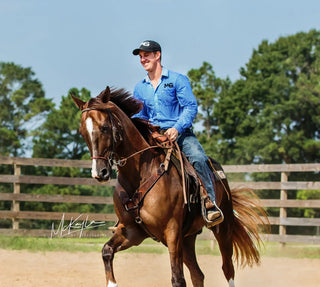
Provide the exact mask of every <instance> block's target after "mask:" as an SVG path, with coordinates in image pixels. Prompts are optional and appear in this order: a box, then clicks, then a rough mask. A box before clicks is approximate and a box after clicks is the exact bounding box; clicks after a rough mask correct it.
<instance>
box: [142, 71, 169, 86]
mask: <svg viewBox="0 0 320 287" xmlns="http://www.w3.org/2000/svg"><path fill="white" fill-rule="evenodd" d="M163 77H165V78H168V77H169V70H168V69H167V68H165V67H162V72H161V79H162V78H163ZM143 80H144V81H145V82H146V83H150V82H151V81H150V78H149V75H148V74H147V75H146V76H145V77H144V79H143Z"/></svg>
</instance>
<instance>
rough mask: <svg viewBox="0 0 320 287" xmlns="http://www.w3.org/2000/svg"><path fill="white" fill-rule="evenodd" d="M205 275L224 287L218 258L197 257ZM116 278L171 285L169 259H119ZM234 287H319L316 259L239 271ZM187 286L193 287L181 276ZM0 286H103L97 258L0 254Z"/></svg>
mask: <svg viewBox="0 0 320 287" xmlns="http://www.w3.org/2000/svg"><path fill="white" fill-rule="evenodd" d="M198 259H199V264H200V266H201V267H202V270H203V272H204V273H205V276H206V279H205V286H218V287H220V286H228V284H227V283H226V281H225V278H224V276H223V273H222V270H221V268H220V266H221V258H220V257H218V256H211V255H200V256H198ZM114 265H115V274H116V278H117V280H118V284H119V286H120V287H125V286H127V287H136V286H139V287H163V286H171V285H170V267H169V258H168V255H167V254H161V255H159V254H140V253H118V254H116V257H115V261H114ZM236 272H237V275H236V280H235V283H236V286H237V287H253V286H254V287H257V286H259V287H284V286H290V287H298V286H299V287H301V286H304V287H319V286H320V283H319V282H320V259H288V258H269V257H265V258H262V264H261V265H260V266H258V267H253V268H245V269H240V270H237V271H236ZM185 274H186V279H187V285H188V286H192V285H191V281H190V277H189V274H188V272H187V271H186V272H185ZM0 286H2V287H31V286H32V287H40V286H41V287H49V286H50V287H51V286H59V287H71V286H77V287H81V286H90V287H98V286H99V287H101V286H105V280H104V268H103V265H102V259H101V256H100V253H98V252H91V253H82V252H76V253H69V252H46V253H41V252H37V253H32V252H28V251H10V250H2V249H0Z"/></svg>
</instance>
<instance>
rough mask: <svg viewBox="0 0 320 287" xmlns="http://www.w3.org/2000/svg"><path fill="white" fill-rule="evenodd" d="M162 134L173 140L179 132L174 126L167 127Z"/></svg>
mask: <svg viewBox="0 0 320 287" xmlns="http://www.w3.org/2000/svg"><path fill="white" fill-rule="evenodd" d="M164 134H165V135H166V136H167V137H168V139H169V140H171V141H175V140H176V139H177V137H178V135H179V132H178V131H177V129H176V128H170V129H167V130H166V132H165V133H164Z"/></svg>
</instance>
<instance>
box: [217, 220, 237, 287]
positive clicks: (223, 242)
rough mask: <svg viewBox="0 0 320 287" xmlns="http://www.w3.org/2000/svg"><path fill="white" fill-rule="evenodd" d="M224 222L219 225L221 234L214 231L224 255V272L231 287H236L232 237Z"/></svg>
mask: <svg viewBox="0 0 320 287" xmlns="http://www.w3.org/2000/svg"><path fill="white" fill-rule="evenodd" d="M214 230H216V229H214ZM226 230H227V228H226V227H225V225H224V222H223V223H222V224H220V225H219V232H217V231H214V235H215V237H216V239H217V241H218V244H219V248H220V252H221V255H222V270H223V273H224V276H225V277H226V279H227V281H228V282H229V287H234V286H235V285H234V266H233V262H232V255H233V243H232V238H231V237H230V235H228V234H227V232H224V231H226Z"/></svg>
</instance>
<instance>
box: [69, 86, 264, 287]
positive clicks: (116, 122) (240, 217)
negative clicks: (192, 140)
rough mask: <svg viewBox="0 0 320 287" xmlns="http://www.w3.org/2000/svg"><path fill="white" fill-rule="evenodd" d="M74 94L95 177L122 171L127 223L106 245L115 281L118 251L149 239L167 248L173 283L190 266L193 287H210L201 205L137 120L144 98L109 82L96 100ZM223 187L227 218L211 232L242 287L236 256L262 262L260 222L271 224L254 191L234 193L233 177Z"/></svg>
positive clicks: (110, 279)
mask: <svg viewBox="0 0 320 287" xmlns="http://www.w3.org/2000/svg"><path fill="white" fill-rule="evenodd" d="M72 98H73V100H74V102H75V103H76V105H77V106H78V108H79V109H80V110H81V111H82V117H81V127H80V133H81V134H82V136H83V137H84V139H85V141H86V143H87V145H88V148H89V150H90V154H91V158H92V177H93V178H96V179H97V180H98V181H101V182H105V181H108V180H109V179H110V177H111V175H112V166H113V164H115V165H116V166H117V169H118V176H117V183H116V187H115V192H114V195H113V200H114V208H115V212H116V215H117V216H118V219H119V222H118V224H117V227H116V229H115V231H114V235H113V236H112V238H111V239H110V240H109V241H108V242H107V243H106V244H105V245H104V247H103V249H102V257H103V262H104V266H105V273H106V281H107V286H118V285H117V283H116V279H115V277H114V272H113V258H114V254H115V253H116V252H117V251H121V250H125V249H127V248H129V247H131V246H134V245H139V244H140V243H141V242H142V241H143V240H144V239H145V238H147V237H152V238H154V239H156V240H158V241H160V242H162V243H163V244H164V245H165V246H167V248H168V250H169V254H170V263H171V282H172V286H175V287H178V286H186V281H185V279H184V274H183V263H184V264H185V265H186V266H187V267H188V269H189V272H190V275H191V280H192V283H193V286H204V274H203V273H202V271H201V269H200V267H199V265H198V263H197V259H196V253H195V241H196V237H197V235H198V234H199V233H200V232H201V230H202V228H203V227H204V225H205V221H204V219H203V217H202V214H201V207H200V204H199V203H195V204H191V207H190V205H187V204H185V200H184V193H183V185H182V180H181V174H180V173H179V172H178V169H177V168H176V167H175V166H174V165H172V164H171V163H170V164H169V168H168V170H166V171H163V168H162V167H163V162H164V160H165V151H164V150H163V149H162V148H159V147H158V146H156V144H155V143H154V142H153V140H152V139H151V138H150V136H149V135H148V132H149V129H148V127H147V125H146V124H145V123H142V121H139V120H138V119H134V118H132V116H133V115H134V114H136V113H137V112H138V111H139V110H140V109H141V106H142V103H141V102H139V101H137V100H136V99H134V98H133V97H131V96H130V94H129V93H128V92H126V91H124V90H122V89H120V90H114V89H113V90H111V91H110V89H109V87H107V88H106V89H105V90H104V91H102V92H101V93H100V94H99V96H97V97H96V98H92V99H90V100H89V101H88V102H84V101H82V100H80V99H78V98H76V97H74V96H72ZM151 179H152V180H151ZM141 189H147V192H145V193H144V195H143V198H142V199H140V201H139V203H138V204H136V205H132V204H131V205H130V202H131V203H133V198H134V197H135V196H136V195H137V191H140V190H141ZM215 192H216V201H217V204H218V205H219V207H220V208H221V210H222V211H223V214H224V221H223V222H222V223H221V224H219V225H217V226H215V227H212V228H211V230H212V232H213V233H214V236H215V238H216V239H217V241H218V244H219V248H220V251H221V255H222V259H223V264H222V269H223V272H224V275H225V277H226V279H227V281H228V283H229V286H234V274H235V272H234V265H233V259H235V260H236V261H237V262H238V263H240V264H241V265H243V266H244V265H249V266H251V265H252V264H254V263H259V260H260V254H259V251H258V249H257V247H256V243H260V242H261V238H260V237H259V234H258V228H257V227H258V223H259V224H263V221H262V220H261V219H260V217H259V214H258V211H257V210H260V211H262V212H263V210H262V208H261V206H260V205H259V204H257V203H256V201H252V200H251V199H250V198H251V197H250V196H249V195H248V192H246V193H245V192H242V191H241V190H232V191H230V189H229V186H228V182H227V180H226V179H222V180H219V181H216V182H215ZM125 199H126V200H125ZM125 203H126V204H125ZM133 210H134V211H135V212H136V216H133ZM259 213H260V212H259ZM233 257H234V258H233Z"/></svg>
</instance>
